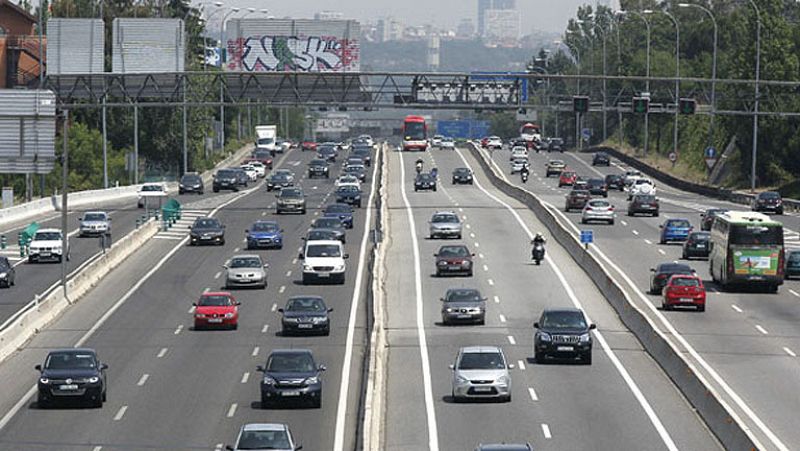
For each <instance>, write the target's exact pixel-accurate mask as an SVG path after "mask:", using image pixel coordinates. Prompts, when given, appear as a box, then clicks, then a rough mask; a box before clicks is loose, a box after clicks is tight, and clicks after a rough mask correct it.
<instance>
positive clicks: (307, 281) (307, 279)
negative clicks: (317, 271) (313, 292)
mask: <svg viewBox="0 0 800 451" xmlns="http://www.w3.org/2000/svg"><path fill="white" fill-rule="evenodd" d="M310 282H311V277H309V276H307V275H305V274H303V285H308V284H309V283H310Z"/></svg>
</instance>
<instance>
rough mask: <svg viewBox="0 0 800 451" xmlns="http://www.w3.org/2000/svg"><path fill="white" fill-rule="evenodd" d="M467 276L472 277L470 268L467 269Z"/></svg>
mask: <svg viewBox="0 0 800 451" xmlns="http://www.w3.org/2000/svg"><path fill="white" fill-rule="evenodd" d="M467 277H472V270H471V269H470V270H469V272H468V273H467Z"/></svg>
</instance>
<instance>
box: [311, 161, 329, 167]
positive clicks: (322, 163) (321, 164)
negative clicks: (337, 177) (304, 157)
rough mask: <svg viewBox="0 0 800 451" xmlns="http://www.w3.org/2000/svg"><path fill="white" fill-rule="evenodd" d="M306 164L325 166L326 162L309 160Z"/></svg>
mask: <svg viewBox="0 0 800 451" xmlns="http://www.w3.org/2000/svg"><path fill="white" fill-rule="evenodd" d="M308 165H309V166H325V165H326V163H325V161H324V160H311V162H310V163H308Z"/></svg>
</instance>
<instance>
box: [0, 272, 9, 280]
mask: <svg viewBox="0 0 800 451" xmlns="http://www.w3.org/2000/svg"><path fill="white" fill-rule="evenodd" d="M6 277H8V273H5V272H0V279H5V278H6Z"/></svg>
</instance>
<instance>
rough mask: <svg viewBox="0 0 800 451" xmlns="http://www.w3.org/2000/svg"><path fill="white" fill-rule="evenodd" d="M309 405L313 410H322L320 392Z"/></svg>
mask: <svg viewBox="0 0 800 451" xmlns="http://www.w3.org/2000/svg"><path fill="white" fill-rule="evenodd" d="M311 405H312V406H313V407H314V408H315V409H321V408H322V392H320V393H319V396H317V398H316V399H314V400H313V401H311Z"/></svg>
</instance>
